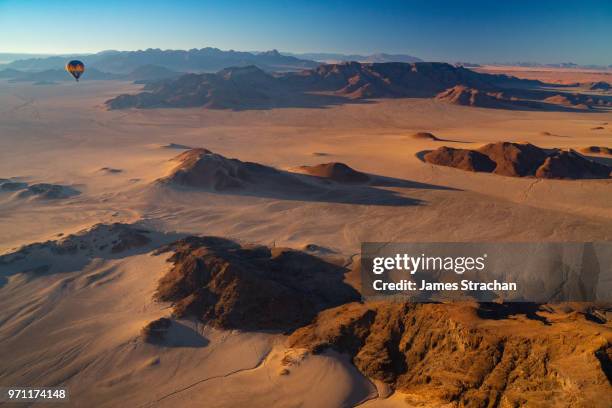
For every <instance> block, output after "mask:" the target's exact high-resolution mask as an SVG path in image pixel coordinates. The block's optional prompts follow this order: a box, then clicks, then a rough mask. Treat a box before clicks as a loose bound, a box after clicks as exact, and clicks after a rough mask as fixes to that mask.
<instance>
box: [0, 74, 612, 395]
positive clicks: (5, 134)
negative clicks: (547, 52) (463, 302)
mask: <svg viewBox="0 0 612 408" xmlns="http://www.w3.org/2000/svg"><path fill="white" fill-rule="evenodd" d="M589 79H591V78H589ZM581 80H582V79H579V80H577V79H575V80H574V81H581ZM139 90H140V86H138V85H134V84H131V83H127V82H119V81H97V82H87V81H82V82H80V83H78V84H73V83H62V84H58V85H53V86H42V85H30V84H11V83H7V82H0V151H1V152H2V160H1V161H0V179H5V180H4V181H2V184H1V185H0V187H1V186H3V185H4V184H6V183H22V184H21V185H17V186H12V187H11V185H9V186H8V187H7V188H6V189H2V190H0V254H14V253H17V254H19V248H20V247H22V246H23V245H29V244H33V243H44V242H47V241H57V242H55V243H53V242H52V243H48V242H47V243H46V244H44V245H39V246H34V247H30V250H29V251H30V252H28V253H27V255H26V256H25V257H23V259H17V260H15V259H13V258H11V257H5V258H4V263H0V342H1V344H2V347H0V361H2V363H1V369H0V383H1V384H7V385H8V384H11V385H33V384H36V385H54V384H66V385H67V386H68V387H70V393H71V405H72V406H84V405H88V404H89V405H91V402H92V401H95V404H94V405H95V406H108V407H111V406H142V407H146V406H151V407H163V406H207V407H213V406H218V407H223V406H228V405H234V406H238V405H243V404H249V405H250V406H255V407H257V406H261V407H266V406H286V407H289V406H304V407H341V406H355V405H358V404H363V405H362V406H366V407H376V406H379V407H390V406H412V405H414V404H416V403H425V402H424V400H423V399H422V398H423V396H427V395H429V394H427V393H428V392H432V394H431V395H433V394H435V393H433V391H431V390H430V389H429V388H427V385H425V384H424V385H422V386H421V387H420V388H419V387H416V386H415V385H414V383H411V382H410V380H409V379H406V378H404V381H405V384H408V385H406V386H405V387H404V392H402V391H401V390H399V391H397V392H393V390H392V389H389V388H388V386H385V385H383V384H382V383H381V382H380V381H379V380H378V379H377V378H375V377H376V375H373V376H370V375H367V373H368V371H367V370H364V369H363V366H361V367H360V366H359V365H355V364H353V362H351V357H352V356H351V355H350V353H344V354H342V353H340V352H337V351H334V350H329V349H328V350H325V351H324V352H322V353H319V354H316V353H315V354H312V353H310V352H308V351H309V349H310V348H311V347H315V346H316V345H317V344H318V343H319V342H322V341H324V340H321V338H322V337H321V336H323V335H324V334H325V331H317V325H323V326H322V327H324V328H327V329H329V330H330V331H333V330H335V327H334V326H333V324H329V323H325V321H323V320H321V321H318V322H317V323H316V324H315V326H312V327H310V326H309V327H306V328H302V329H300V332H298V333H294V334H293V335H292V336H288V335H287V334H284V333H282V332H279V331H278V330H259V331H248V330H239V329H236V328H228V327H217V326H215V325H204V324H203V323H202V322H200V321H198V320H195V319H192V318H189V317H187V316H186V317H183V318H175V319H173V320H172V323H171V325H170V326H169V328H168V329H167V333H165V337H164V340H163V344H161V345H160V344H155V343H154V342H147V341H144V340H143V336H142V332H141V330H142V328H143V327H145V326H146V325H147V324H148V323H150V322H151V321H154V320H156V319H159V318H161V317H169V316H170V314H171V312H172V308H171V305H170V304H169V303H168V302H165V301H158V300H155V299H159V296H157V297H156V296H155V292H156V290H157V289H158V287H157V284H158V280H159V279H161V278H162V277H163V276H164V275H166V273H168V272H169V271H170V270H171V268H172V263H169V262H166V260H167V258H168V256H169V254H168V253H165V254H158V253H157V252H156V249H158V248H159V247H160V246H162V245H165V244H169V243H170V242H173V241H175V240H177V239H179V238H182V237H185V236H187V235H191V234H195V235H207V236H218V237H224V238H227V239H231V240H234V241H236V242H239V243H241V244H243V245H249V244H257V245H265V246H267V247H269V248H276V247H286V248H294V249H308V248H311V249H313V250H314V251H315V252H317V254H319V255H320V254H323V253H324V254H325V256H326V257H327V258H326V259H328V260H329V261H330V262H332V261H333V262H336V263H338V264H340V265H345V266H346V267H347V269H351V268H350V266H351V264H352V261H354V258H355V256H356V255H358V253H359V250H360V243H361V242H362V241H381V242H386V241H432V242H435V241H500V242H508V241H530V240H537V241H592V240H611V239H612V206H611V202H612V201H611V198H612V180H610V179H580V180H555V179H541V178H533V177H504V176H500V175H498V174H493V173H480V172H466V171H462V170H460V169H455V168H451V167H443V166H438V165H434V164H430V163H426V162H423V161H422V160H421V159H420V158H419V157H418V154H419V153H420V152H423V151H426V150H435V149H437V148H439V147H441V146H449V147H453V148H461V149H475V148H478V147H480V146H482V145H485V144H487V143H494V142H498V141H513V142H529V143H532V144H534V145H537V146H540V147H542V148H563V149H575V150H578V151H582V150H581V149H584V148H585V147H588V146H610V145H611V142H610V140H611V138H612V110H610V109H607V110H606V109H601V110H598V111H575V112H554V111H553V112H538V111H529V110H524V111H522V110H504V109H486V108H478V107H472V106H461V105H454V104H449V103H445V102H444V101H439V100H435V99H412V98H406V99H393V100H388V99H380V100H376V101H367V103H365V102H364V103H347V104H338V105H333V106H326V107H316V108H276V109H257V110H241V111H232V110H206V109H201V108H187V109H147V110H133V109H129V110H117V111H115V110H112V111H109V110H106V108H105V106H104V102H105V101H106V100H108V99H109V98H112V97H114V96H116V95H118V94H121V93H134V92H138V91H139ZM595 128H597V130H594V129H595ZM419 132H429V133H431V134H433V135H435V136H436V138H437V139H438V140H436V139H432V138H429V137H417V138H415V137H413V135H415V134H416V133H419ZM190 147H194V148H204V149H208V151H210V152H214V154H216V155H219V157H222V158H223V160H229V159H237V160H238V161H239V163H242V164H244V163H246V162H253V163H257V164H260V165H262V166H265V167H266V169H267V168H270V169H272V170H270V171H276V172H278V174H276V176H274V177H272V178H267V177H266V176H265V175H266V174H269V173H268V170H266V171H264V172H263V173H256V174H255V175H257V174H264V176H262V177H263V179H258V178H255V179H253V177H255V176H253V173H248V174H247V176H244V177H246V178H244V179H241V178H240V177H243V176H241V174H243V173H241V171H242V170H240V169H242V168H243V165H242V164H241V165H237V167H236V168H237V169H238V170H226V171H230V172H232V171H237V173H235V174H236V177H238V179H240V180H243V181H244V180H246V181H245V182H244V183H242V184H240V183H238V184H234V183H231V184H230V185H229V187H230V188H220V189H219V188H216V187H215V186H216V185H215V184H212V185H211V184H210V183H209V184H206V185H204V186H198V185H195V186H194V185H189V184H188V185H178V186H177V185H174V183H168V182H164V180H166V181H167V180H170V181H175V180H176V178H175V177H173V176H175V175H176V173H175V171H176V168H177V163H180V162H177V156H178V155H179V154H181V153H183V152H187V151H188V149H189V148H190ZM581 154H583V155H586V156H588V157H593V158H594V159H596V160H598V161H600V162H602V163H606V164H608V165H610V158H609V156H606V155H602V154H598V153H595V152H592V153H591V151H588V152H583V153H581ZM172 159H175V160H172ZM223 163H225V164H227V162H226V161H223ZM231 163H233V164H235V163H236V162H231ZM324 163H343V164H345V165H346V166H349V167H350V168H351V169H354V170H355V171H357V172H360V173H365V174H366V175H367V176H368V179H369V180H370V182H369V183H365V184H363V183H338V182H336V181H334V180H331V181H330V180H313V179H319V178H325V177H320V175H321V174H323V175H325V174H328V172H326V171H323V172H321V171H310V172H309V171H306V173H307V174H304V171H303V170H304V169H305V168H302V171H297V170H296V169H299V168H300V167H301V166H318V165H321V164H324ZM225 164H224V166H225ZM222 167H223V166H222ZM328 167H329V166H328ZM223 168H225V169H228V167H227V166H226V167H223ZM234 168H235V167H232V169H234ZM249 169H250V167H249ZM315 169H324V170H325V169H327V167H325V166H324V167H322V168H321V167H315ZM306 170H308V168H306ZM313 173H314V176H313V175H312V174H313ZM360 173H358V174H360ZM231 174H234V173H231ZM232 177H234V176H232ZM288 180H289V181H288ZM296 180H297V181H296ZM294 181H295V182H296V183H297V182H299V183H300V184H299V185H298V186H297V187H295V185H293V184H291V183H294ZM41 183H45V184H49V185H54V186H58V187H55V188H54V189H53V188H52V189H51V190H49V189H47V190H45V191H52V192H55V193H58V194H51V196H49V195H43V196H40V195H36V194H25V195H24V194H20V191H23V189H22V188H21V187H24V185H25V186H27V188H30V187H31V186H33V185H37V184H41ZM262 183H263V185H264V186H263V187H261V185H262ZM283 183H290V185H289V186H288V185H287V184H283ZM301 183H303V184H301ZM179 184H180V183H179ZM289 187H290V188H289ZM304 189H306V191H308V194H304V193H303V191H304ZM312 191H314V193H311V192H312ZM99 223H102V224H113V223H125V224H128V225H132V226H133V227H130V228H142V229H144V230H147V231H149V232H147V233H143V234H144V236H145V238H142V237H141V236H140V235H139V234H136V235H134V234H132V233H127V235H113V234H120V233H121V230H108V229H106V228H97V229H96V228H94V229H93V230H92V229H91V228H92V226H94V225H96V224H99ZM92 231H93V232H92ZM70 234H77V238H74V237H71V238H70V239H69V240H68V243H69V244H72V243H75V242H76V244H75V245H68V244H66V243H65V242H64V241H62V239H66V237H67V236H69V235H70ZM113 241H117V242H114V243H113ZM62 242H64V243H62ZM100 242H102V243H100ZM121 243H124V245H119V246H118V247H117V248H116V249H113V248H114V247H113V245H115V246H117V244H121ZM53 248H55V249H53ZM58 248H64V249H60V250H58ZM67 248H68V249H67ZM62 251H68V252H62ZM11 256H14V255H11ZM9 261H10V262H9ZM345 280H346V282H347V283H348V284H350V285H352V286H353V287H354V288H356V289H355V290H358V285H357V279H356V278H355V275H354V274H353V273H351V272H348V273H347V274H346V277H345ZM328 306H329V307H331V305H328ZM463 307H464V306H461V308H463ZM465 307H467V306H465ZM461 308H459V307H458V308H457V309H454V308H449V310H448V311H445V312H440V313H447V314H449V315H450V316H451V318H452V319H454V320H452V321H453V322H458V323H457V324H465V325H467V326H473V327H476V328H477V329H479V330H484V331H486V330H491V331H493V332H496V333H501V332H504V331H506V332H507V333H514V334H516V333H521V332H524V333H530V334H529V336H531V337H530V340H529V341H533V342H534V344H540V345H541V344H545V343H546V340H545V339H546V336H553V337H555V336H557V337H555V338H558V336H565V335H568V334H567V333H569V335H568V336H569V337H568V338H570V337H571V338H572V339H573V340H572V341H576V344H579V346H577V347H578V349H577V350H578V351H576V353H577V354H575V355H572V357H571V358H568V359H563V358H561V357H559V356H552V357H551V359H552V361H553V363H551V368H550V369H551V370H556V371H555V373H558V375H559V376H561V377H562V378H561V380H559V381H561V382H563V381H565V383H563V384H564V387H562V389H561V388H559V391H558V392H559V393H562V394H555V395H552V397H554V398H557V399H554V400H555V401H557V402H558V404H559V405H560V406H563V404H566V405H567V406H606V405H605V404H606V401H605V395H606V392H607V391H609V390H610V385H609V382H608V381H609V378H608V379H606V377H605V375H604V373H603V371H602V368H601V365H602V364H604V363H601V362H600V361H605V360H598V358H596V357H595V352H596V351H597V350H606V347H608V348H609V344H610V341H611V340H612V339H611V338H612V327H611V326H610V316H609V313H608V317H607V322H606V320H605V319H604V321H603V322H602V321H599V322H597V321H592V320H588V319H586V318H585V317H584V316H586V315H585V314H584V313H582V314H581V313H580V312H578V311H576V310H578V309H571V310H570V309H568V310H562V311H554V310H551V311H549V312H548V313H549V315H547V317H546V319H548V321H549V323H550V324H552V326H549V325H547V324H545V323H543V322H542V321H540V320H537V319H530V318H528V317H526V315H525V313H520V312H517V313H516V316H514V315H512V316H506V318H507V321H505V320H504V319H501V320H494V319H490V320H489V319H486V318H482V317H475V316H473V315H470V314H462V313H463V312H462V310H464V309H461ZM331 310H334V309H331ZM330 313H333V312H330ZM453 315H454V317H453ZM332 320H333V319H332ZM221 326H224V325H223V324H221ZM327 329H326V330H327ZM576 332H580V333H581V336H583V337H581V338H579V339H576V338H575V337H572V336H574V334H575V333H576ZM312 333H316V334H317V335H314V334H312ZM508 335H510V334H508ZM519 337H520V336H519ZM305 339H307V340H308V341H307V340H305ZM543 339H544V340H543ZM517 341H519V342H520V339H519V340H517ZM602 358H603V357H602ZM608 364H609V360H608ZM547 369H548V368H547ZM550 381H552V382H551V383H550V384H557V383H554V381H556V380H555V379H551V380H550ZM394 384H395V383H394ZM398 384H399V385H398V387H399V386H401V383H398ZM547 384H548V383H547ZM543 386H546V384H545V385H543ZM400 388H401V387H400ZM553 388H554V387H553ZM410 390H412V391H410ZM517 390H519V391H520V387H519V388H515V389H512V390H510V391H509V394H507V395H506V396H505V397H504V398H506V397H507V398H516V395H517V393H518V391H517ZM584 390H588V391H589V392H590V394H589V395H590V397H589V398H588V399H584V398H583V397H581V395H583V393H584ZM313 391H316V392H313ZM483 392H484V391H483ZM499 392H501V393H502V394H503V390H502V391H499ZM512 393H514V394H512ZM502 394H500V395H502ZM553 394H554V392H553ZM388 395H391V396H390V397H389V398H385V397H386V396H388ZM419 395H420V397H419ZM608 395H609V394H608ZM568 396H571V398H568ZM443 397H444V396H443ZM441 398H442V397H441ZM499 398H502V396H500V397H499ZM534 398H536V399H534V401H545V400H546V398H551V396H550V395H540V394H538V395H537V396H536V397H534ZM563 398H566V399H563ZM406 400H408V401H410V403H409V404H408V405H407V403H406ZM457 401H459V400H458V399H457V400H456V401H455V402H453V403H458V402H457ZM411 404H412V405H411ZM432 406H437V405H432ZM449 406H455V405H449Z"/></svg>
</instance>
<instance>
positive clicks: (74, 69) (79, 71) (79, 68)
mask: <svg viewBox="0 0 612 408" xmlns="http://www.w3.org/2000/svg"><path fill="white" fill-rule="evenodd" d="M66 71H68V72H69V73H70V75H72V76H73V77H74V79H76V80H77V81H78V80H79V77H80V76H81V75H83V72H84V71H85V64H83V63H82V62H81V61H78V60H72V61H70V62H69V63H67V64H66Z"/></svg>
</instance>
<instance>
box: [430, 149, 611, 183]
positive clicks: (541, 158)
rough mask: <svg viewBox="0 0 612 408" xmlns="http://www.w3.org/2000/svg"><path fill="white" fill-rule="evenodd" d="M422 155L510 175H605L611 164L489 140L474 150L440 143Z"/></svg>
mask: <svg viewBox="0 0 612 408" xmlns="http://www.w3.org/2000/svg"><path fill="white" fill-rule="evenodd" d="M423 158H424V160H425V161H426V162H427V163H432V164H436V165H439V166H448V167H455V168H458V169H461V170H467V171H478V172H487V173H495V174H499V175H503V176H511V177H537V178H552V179H590V178H594V179H601V178H603V179H605V178H610V176H611V174H612V167H609V166H607V165H605V164H602V163H598V162H596V161H593V160H591V159H589V158H587V157H585V156H583V155H581V154H579V153H578V152H576V151H574V150H561V149H549V150H545V149H541V148H539V147H537V146H534V145H532V144H530V143H512V142H498V143H489V144H487V145H484V146H482V147H480V148H479V149H476V150H472V149H455V148H451V147H446V146H443V147H440V148H438V149H436V150H434V151H431V152H428V153H426V154H425V155H424V156H423Z"/></svg>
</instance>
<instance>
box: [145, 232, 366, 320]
mask: <svg viewBox="0 0 612 408" xmlns="http://www.w3.org/2000/svg"><path fill="white" fill-rule="evenodd" d="M165 251H174V254H173V255H172V256H171V257H170V258H169V261H170V262H172V263H173V267H172V269H171V270H170V271H169V272H168V273H167V274H166V275H165V276H164V277H162V278H161V279H160V281H159V284H158V287H157V292H156V294H155V297H156V299H158V300H161V301H170V302H173V310H174V314H175V315H176V316H179V317H181V316H189V315H191V316H195V317H197V318H199V319H201V320H203V321H206V322H208V323H210V324H212V325H215V326H219V327H223V328H233V329H248V330H277V331H287V330H293V329H296V328H297V327H301V326H303V325H305V324H307V323H308V322H310V321H311V320H312V319H314V317H315V316H316V315H317V313H318V312H319V311H320V310H323V309H327V308H330V307H334V306H338V305H341V304H343V303H346V302H350V301H355V300H357V299H359V294H358V293H357V292H356V291H355V290H354V289H353V288H352V287H350V286H349V285H347V284H345V283H344V282H343V279H344V274H345V272H347V270H346V269H345V268H343V267H341V266H338V265H335V264H332V263H329V262H327V261H324V260H323V259H321V258H318V257H315V256H312V255H309V254H307V253H305V252H301V251H296V250H292V249H288V248H268V247H265V246H249V245H240V244H238V243H236V242H233V241H230V240H227V239H223V238H216V237H188V238H185V239H182V240H180V241H178V242H176V243H174V244H171V245H169V246H167V247H165V248H163V249H162V250H161V251H160V253H163V252H165Z"/></svg>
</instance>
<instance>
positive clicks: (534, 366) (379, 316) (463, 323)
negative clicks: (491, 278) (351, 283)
mask: <svg viewBox="0 0 612 408" xmlns="http://www.w3.org/2000/svg"><path fill="white" fill-rule="evenodd" d="M583 309H584V308H583ZM550 312H551V310H550V308H547V307H540V306H537V305H532V304H526V305H525V304H522V305H516V304H515V305H495V304H492V305H486V304H481V305H476V304H463V303H454V304H409V303H402V302H391V301H386V302H379V303H365V304H360V303H352V304H347V305H343V306H340V307H337V308H334V309H329V310H325V311H323V312H321V313H320V314H319V316H318V317H317V319H316V320H315V321H314V322H313V323H312V324H311V325H308V326H306V327H303V328H300V329H299V330H297V331H295V332H294V333H293V334H292V335H291V337H290V338H289V345H290V346H291V347H294V348H298V349H301V348H305V349H307V350H309V351H311V352H313V353H320V352H322V351H324V350H326V349H334V350H336V351H339V352H341V353H347V354H348V355H349V356H351V358H352V361H353V364H355V366H356V367H357V368H358V369H359V370H360V371H361V372H362V373H363V374H364V375H366V376H367V377H368V378H372V379H376V380H379V381H382V382H384V383H387V384H389V385H391V386H392V387H393V388H395V389H398V390H400V391H402V392H404V393H406V394H407V396H406V398H407V401H406V402H408V405H410V406H453V407H455V406H461V407H496V406H560V407H573V406H584V407H586V406H590V407H607V406H609V405H608V402H606V398H607V397H606V395H609V392H610V378H609V377H608V374H607V373H609V372H610V369H611V367H612V366H611V363H610V360H609V357H607V356H609V354H610V352H611V351H612V345H611V344H610V343H609V341H606V340H604V339H603V338H602V337H600V333H601V332H600V330H607V327H609V325H608V326H602V325H604V324H605V321H604V322H602V323H599V324H593V323H591V322H590V321H589V318H588V316H589V313H590V312H589V311H588V310H575V311H571V312H569V313H567V314H565V313H558V315H555V313H554V312H553V313H552V314H551V319H555V320H551V321H550V322H549V321H547V320H546V319H547V318H546V317H544V316H543V315H546V314H547V313H550ZM506 313H509V314H511V315H513V317H514V318H515V319H517V320H515V319H505V318H504V317H506V318H507V317H508V316H507V315H506ZM538 313H541V314H542V315H540V314H538ZM485 316H487V317H485ZM526 316H531V317H532V318H533V320H531V318H527V319H526V318H525V317H526ZM486 319H491V320H489V321H487V320H486ZM538 319H540V320H543V321H545V322H546V323H547V324H542V322H541V321H539V320H538ZM568 325H572V327H574V329H573V330H567V327H568ZM576 328H580V329H576ZM578 349H580V350H581V351H578ZM578 355H579V356H580V357H578ZM568 383H572V384H578V383H579V384H580V386H578V388H577V389H576V388H573V387H567V386H565V384H568ZM447 404H448V405H447Z"/></svg>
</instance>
